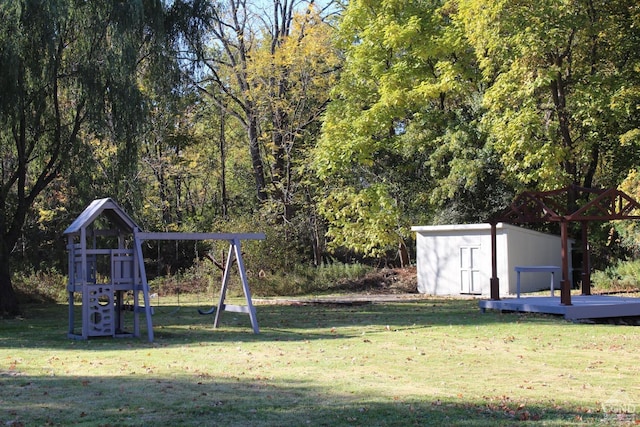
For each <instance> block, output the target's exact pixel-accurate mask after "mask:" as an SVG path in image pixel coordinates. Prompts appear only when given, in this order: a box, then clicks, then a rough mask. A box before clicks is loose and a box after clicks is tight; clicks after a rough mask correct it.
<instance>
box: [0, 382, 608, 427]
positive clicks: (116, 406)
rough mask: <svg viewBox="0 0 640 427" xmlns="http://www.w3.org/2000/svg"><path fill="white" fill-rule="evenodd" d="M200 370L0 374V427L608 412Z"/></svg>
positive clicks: (397, 421) (381, 421)
mask: <svg viewBox="0 0 640 427" xmlns="http://www.w3.org/2000/svg"><path fill="white" fill-rule="evenodd" d="M256 374H257V373H254V374H253V375H255V376H254V377H251V378H238V377H223V378H220V377H214V376H212V375H209V374H207V373H206V372H198V371H196V372H176V374H175V375H174V376H172V377H169V378H167V377H160V376H154V375H153V374H152V373H151V374H144V373H138V374H130V375H123V376H100V375H91V376H75V377H73V376H72V377H70V376H45V375H43V376H28V375H21V374H20V373H17V372H16V373H14V374H13V375H6V374H0V385H1V386H2V390H3V399H2V400H0V422H1V423H2V424H3V425H69V424H83V425H130V426H136V425H184V426H189V425H194V426H196V425H197V426H200V425H218V424H220V425H227V426H246V425H256V426H257V425H260V426H281V425H312V426H352V425H397V426H403V425H455V426H486V425H496V426H500V425H505V426H506V425H513V424H514V423H516V422H519V421H538V422H542V423H545V425H584V423H585V422H588V423H594V424H595V423H597V422H598V421H603V420H605V419H606V417H613V416H618V417H619V415H616V414H613V415H612V414H603V413H601V412H600V410H601V408H572V407H568V406H567V404H562V403H559V402H556V401H554V400H553V399H548V400H547V399H545V400H544V401H543V402H531V401H528V402H519V401H515V400H511V399H510V398H508V397H505V396H502V397H495V398H494V397H483V398H482V400H478V401H468V400H465V399H463V398H458V397H447V396H434V395H430V394H426V393H425V394H424V395H423V396H419V397H415V398H411V399H400V398H397V397H394V396H386V395H381V394H375V393H367V394H364V395H360V394H358V393H354V392H352V391H348V390H342V391H337V390H335V389H333V388H325V387H320V386H317V385H315V384H314V379H313V378H300V379H298V380H295V381H289V382H287V383H286V384H283V383H282V382H274V381H272V380H270V379H268V378H263V377H260V376H259V375H256Z"/></svg>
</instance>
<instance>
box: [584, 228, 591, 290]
mask: <svg viewBox="0 0 640 427" xmlns="http://www.w3.org/2000/svg"><path fill="white" fill-rule="evenodd" d="M589 264H590V257H589V224H588V223H587V222H586V221H582V295H591V265H589Z"/></svg>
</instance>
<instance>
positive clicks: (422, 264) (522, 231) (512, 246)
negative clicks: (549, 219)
mask: <svg viewBox="0 0 640 427" xmlns="http://www.w3.org/2000/svg"><path fill="white" fill-rule="evenodd" d="M411 230H412V231H415V232H416V249H417V269H418V291H419V292H421V293H424V294H430V295H482V296H489V295H490V278H491V225H490V224H469V225H436V226H416V227H412V228H411ZM496 231H497V236H496V244H497V249H498V251H497V252H498V254H499V258H498V260H497V261H498V265H497V267H498V276H499V277H500V278H502V280H501V281H500V295H501V296H507V295H509V294H515V293H516V288H517V274H516V271H515V267H517V266H520V267H522V266H560V265H561V264H562V258H561V245H562V244H561V240H560V237H559V236H554V235H551V234H545V233H540V232H537V231H533V230H529V229H526V228H521V227H516V226H514V225H510V224H503V223H499V224H498V225H497V228H496ZM570 244H571V242H570ZM551 277H552V276H551V275H550V274H549V273H540V272H536V273H526V274H521V278H520V291H521V292H523V293H524V292H534V291H539V290H543V289H549V287H550V284H551V283H550V282H551V280H550V279H551ZM553 280H554V286H555V288H556V289H559V286H560V280H561V277H560V274H555V275H554V276H553Z"/></svg>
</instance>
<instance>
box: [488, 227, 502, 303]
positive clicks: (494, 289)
mask: <svg viewBox="0 0 640 427" xmlns="http://www.w3.org/2000/svg"><path fill="white" fill-rule="evenodd" d="M496 226H497V224H496V223H495V222H493V221H492V222H491V280H490V282H489V283H490V286H491V299H492V300H494V301H498V300H499V299H500V279H498V254H497V250H498V244H497V229H496V228H497V227H496Z"/></svg>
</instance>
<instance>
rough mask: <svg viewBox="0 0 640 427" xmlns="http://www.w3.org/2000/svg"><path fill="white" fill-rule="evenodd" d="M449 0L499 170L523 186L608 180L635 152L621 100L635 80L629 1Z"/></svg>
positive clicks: (631, 122) (635, 37) (633, 121)
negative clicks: (473, 60)
mask: <svg viewBox="0 0 640 427" xmlns="http://www.w3.org/2000/svg"><path fill="white" fill-rule="evenodd" d="M458 5H459V8H458V13H457V14H456V19H457V20H459V22H461V23H462V24H463V25H464V28H465V35H466V37H467V39H468V40H469V41H470V43H471V45H472V46H473V48H474V50H475V53H476V55H477V57H478V61H479V63H480V65H481V68H482V71H483V74H484V76H485V81H486V83H487V91H486V94H485V96H484V100H483V104H484V106H485V107H486V108H487V114H486V115H485V116H484V117H483V120H482V122H483V125H484V126H485V127H486V130H487V132H488V133H489V135H490V140H491V142H492V144H493V146H494V147H495V149H496V151H497V152H498V153H500V155H501V161H502V162H503V164H504V165H505V169H506V178H508V179H509V180H511V181H512V182H513V183H514V185H516V186H517V187H518V188H528V189H531V187H536V188H540V189H545V190H546V189H552V188H557V187H559V186H564V185H566V184H569V183H576V184H580V185H583V186H586V187H590V186H592V185H601V186H610V185H616V184H617V183H618V182H619V179H621V177H623V176H624V175H626V172H627V170H628V169H629V167H630V165H634V164H635V163H637V162H638V161H639V160H640V157H639V156H638V154H639V151H638V149H637V139H635V138H634V137H633V135H635V130H634V129H637V123H638V122H637V118H632V117H631V116H629V111H630V110H629V107H630V104H628V102H629V101H631V100H632V99H636V100H637V98H636V97H635V95H633V94H634V93H636V92H637V87H638V83H639V80H638V73H637V71H633V70H636V69H637V66H638V63H639V59H640V57H639V56H638V52H639V51H640V49H639V47H640V45H638V43H639V42H640V37H639V34H638V28H637V25H635V24H634V23H635V22H637V19H638V11H637V7H636V6H633V5H632V4H631V2H628V1H626V0H621V1H613V2H611V1H607V2H585V1H581V0H573V1H567V2H563V3H558V2H555V1H543V2H539V3H537V4H536V7H530V5H527V4H524V3H519V2H506V1H505V2H494V1H483V0H470V1H461V2H458ZM623 34H624V35H623ZM632 45H633V46H634V47H632ZM627 55H628V56H627ZM622 57H626V58H625V59H622ZM630 88H632V89H630ZM618 97H622V98H624V99H625V101H622V103H620V104H619V103H618V102H617V99H621V100H622V98H618ZM631 102H633V101H631ZM623 104H624V105H625V106H624V107H623ZM636 105H637V104H636ZM632 109H633V108H632ZM620 140H623V141H627V140H628V141H629V149H627V150H621V149H620ZM631 141H634V142H631ZM623 153H624V154H623Z"/></svg>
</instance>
